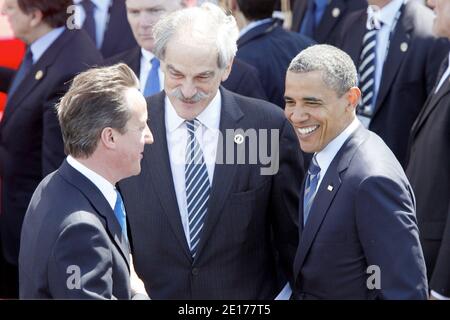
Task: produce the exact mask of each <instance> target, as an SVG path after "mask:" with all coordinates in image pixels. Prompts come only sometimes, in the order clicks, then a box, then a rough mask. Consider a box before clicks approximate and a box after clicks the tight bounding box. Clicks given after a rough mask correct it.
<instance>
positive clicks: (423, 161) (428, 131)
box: [406, 59, 450, 297]
mask: <svg viewBox="0 0 450 320" xmlns="http://www.w3.org/2000/svg"><path fill="white" fill-rule="evenodd" d="M447 63H448V59H447ZM438 80H439V79H438ZM433 92H434V90H433ZM449 106H450V79H447V81H446V82H444V84H443V85H442V87H441V88H440V89H439V91H438V92H437V93H436V94H432V95H430V97H429V98H428V100H427V102H426V103H425V106H424V107H423V108H422V111H421V112H420V114H419V116H418V117H417V120H416V122H415V123H414V125H413V127H412V130H411V148H410V157H409V162H408V167H407V170H406V173H407V175H408V178H409V180H410V181H411V185H412V186H413V188H414V191H415V193H416V196H417V220H418V223H419V230H420V236H421V241H422V246H423V251H424V254H425V261H426V263H427V271H428V279H429V282H430V289H432V290H434V291H436V292H438V293H440V294H442V295H444V296H447V297H449V296H450V218H449V217H450V196H449V195H450V169H449V165H448V164H449V163H450V107H449Z"/></svg>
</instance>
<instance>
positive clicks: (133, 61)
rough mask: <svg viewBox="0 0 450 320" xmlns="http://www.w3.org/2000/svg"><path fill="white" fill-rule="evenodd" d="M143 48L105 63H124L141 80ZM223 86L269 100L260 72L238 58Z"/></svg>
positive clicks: (242, 93) (135, 48)
mask: <svg viewBox="0 0 450 320" xmlns="http://www.w3.org/2000/svg"><path fill="white" fill-rule="evenodd" d="M141 58H142V54H141V48H140V47H134V48H133V49H130V50H128V51H126V52H123V53H121V54H118V55H116V56H114V57H112V58H109V59H106V60H105V61H104V64H105V65H113V64H116V63H119V62H123V63H125V64H126V65H128V66H129V67H130V68H131V69H132V70H133V71H134V73H135V74H136V75H137V77H138V78H139V75H140V73H141ZM222 85H223V86H224V87H225V88H226V89H228V90H230V91H233V92H234V93H238V94H241V95H243V96H247V97H252V98H257V99H263V100H265V99H267V97H266V94H265V93H264V89H263V87H262V84H261V82H260V81H259V78H258V70H256V68H255V67H253V66H252V65H249V64H248V63H245V62H243V61H241V60H239V59H237V58H235V59H234V61H233V66H232V69H231V73H230V76H229V77H228V79H227V80H226V81H224V82H223V83H222Z"/></svg>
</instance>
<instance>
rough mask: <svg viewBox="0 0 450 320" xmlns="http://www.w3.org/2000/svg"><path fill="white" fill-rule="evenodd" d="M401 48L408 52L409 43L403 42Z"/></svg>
mask: <svg viewBox="0 0 450 320" xmlns="http://www.w3.org/2000/svg"><path fill="white" fill-rule="evenodd" d="M400 50H401V51H402V52H406V51H407V50H408V44H407V43H406V42H402V44H401V45H400Z"/></svg>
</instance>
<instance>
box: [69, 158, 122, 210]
mask: <svg viewBox="0 0 450 320" xmlns="http://www.w3.org/2000/svg"><path fill="white" fill-rule="evenodd" d="M67 163H68V164H70V166H71V167H72V168H74V169H75V170H77V171H78V172H80V173H81V174H82V175H83V176H85V177H86V178H88V179H89V181H91V182H92V183H93V184H94V185H95V186H96V187H97V188H98V190H100V192H101V193H102V194H103V196H104V197H105V199H106V201H108V203H109V205H110V206H111V209H113V211H114V206H115V205H116V200H117V193H116V188H115V187H114V186H113V185H112V184H111V182H109V181H108V180H106V179H105V178H103V177H102V176H101V175H99V174H98V173H96V172H94V171H92V170H91V169H89V168H87V167H86V166H85V165H83V164H82V163H81V162H79V161H77V160H76V159H75V158H73V157H72V156H68V157H67Z"/></svg>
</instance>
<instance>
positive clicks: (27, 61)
mask: <svg viewBox="0 0 450 320" xmlns="http://www.w3.org/2000/svg"><path fill="white" fill-rule="evenodd" d="M32 66H33V53H32V52H31V50H30V48H28V49H27V52H26V53H25V57H24V59H23V61H22V64H21V65H20V68H19V70H18V71H17V73H16V76H15V78H14V80H13V82H12V84H11V87H10V88H9V90H8V97H12V96H13V94H14V93H15V92H16V90H17V88H18V87H19V85H20V83H21V82H22V81H23V79H25V77H26V76H27V74H28V73H29V72H30V70H31V67H32Z"/></svg>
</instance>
